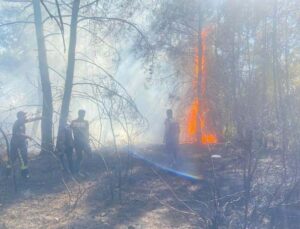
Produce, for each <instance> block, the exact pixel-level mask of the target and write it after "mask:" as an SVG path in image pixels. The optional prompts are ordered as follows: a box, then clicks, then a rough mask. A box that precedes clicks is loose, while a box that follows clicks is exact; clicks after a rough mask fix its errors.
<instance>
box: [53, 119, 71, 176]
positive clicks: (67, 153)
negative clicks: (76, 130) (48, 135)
mask: <svg viewBox="0 0 300 229" xmlns="http://www.w3.org/2000/svg"><path fill="white" fill-rule="evenodd" d="M59 133H60V134H61V135H60V136H58V139H59V141H58V144H57V152H58V155H59V158H60V160H61V163H62V166H63V169H64V171H68V172H71V173H74V172H75V171H74V163H73V149H74V140H73V135H72V129H71V126H70V125H69V124H66V126H65V127H64V129H63V131H60V132H59ZM65 157H66V158H67V164H66V162H65Z"/></svg>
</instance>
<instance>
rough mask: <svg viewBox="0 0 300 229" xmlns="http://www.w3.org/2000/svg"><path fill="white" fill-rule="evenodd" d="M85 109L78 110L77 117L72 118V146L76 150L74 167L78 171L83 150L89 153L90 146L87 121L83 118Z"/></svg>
mask: <svg viewBox="0 0 300 229" xmlns="http://www.w3.org/2000/svg"><path fill="white" fill-rule="evenodd" d="M84 118H85V110H79V111H78V118H77V119H75V120H73V121H72V123H71V128H72V131H73V136H74V148H75V152H76V160H75V165H74V169H75V172H77V173H79V170H80V164H81V161H82V157H83V152H84V153H87V154H90V153H91V147H90V144H89V122H88V121H86V120H84Z"/></svg>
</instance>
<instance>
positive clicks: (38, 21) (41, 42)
mask: <svg viewBox="0 0 300 229" xmlns="http://www.w3.org/2000/svg"><path fill="white" fill-rule="evenodd" d="M32 3H33V10H34V22H35V31H36V40H37V46H38V59H39V69H40V76H41V86H42V92H43V112H42V115H43V119H42V122H41V130H42V151H41V152H42V153H45V152H49V151H52V150H53V140H52V116H53V104H52V91H51V84H50V78H49V71H48V61H47V53H46V46H45V39H44V31H43V22H42V13H41V5H40V0H33V1H32Z"/></svg>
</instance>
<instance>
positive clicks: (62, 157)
mask: <svg viewBox="0 0 300 229" xmlns="http://www.w3.org/2000/svg"><path fill="white" fill-rule="evenodd" d="M65 157H66V158H67V163H66V161H65ZM60 160H61V163H62V166H63V168H64V170H66V171H70V172H71V173H74V163H73V147H66V149H65V150H64V152H63V153H62V154H61V155H60Z"/></svg>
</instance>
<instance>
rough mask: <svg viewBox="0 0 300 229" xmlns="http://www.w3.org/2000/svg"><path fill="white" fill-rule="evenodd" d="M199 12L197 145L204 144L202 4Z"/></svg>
mask: <svg viewBox="0 0 300 229" xmlns="http://www.w3.org/2000/svg"><path fill="white" fill-rule="evenodd" d="M198 7H199V8H198V9H199V12H198V14H199V15H198V34H197V35H198V38H197V46H198V47H197V50H198V53H197V56H198V76H197V77H198V82H197V84H198V85H197V97H198V106H199V107H198V117H197V133H196V137H197V143H198V144H201V143H202V129H201V128H202V127H201V113H202V106H203V96H202V94H203V92H202V90H201V85H202V77H203V75H202V73H203V72H202V55H204V54H203V50H202V42H203V41H202V29H203V28H202V6H201V3H200V2H199V6H198Z"/></svg>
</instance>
